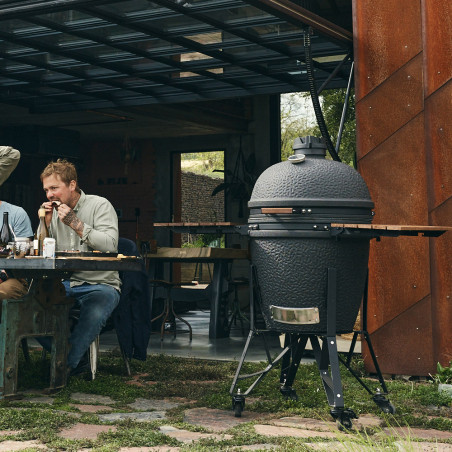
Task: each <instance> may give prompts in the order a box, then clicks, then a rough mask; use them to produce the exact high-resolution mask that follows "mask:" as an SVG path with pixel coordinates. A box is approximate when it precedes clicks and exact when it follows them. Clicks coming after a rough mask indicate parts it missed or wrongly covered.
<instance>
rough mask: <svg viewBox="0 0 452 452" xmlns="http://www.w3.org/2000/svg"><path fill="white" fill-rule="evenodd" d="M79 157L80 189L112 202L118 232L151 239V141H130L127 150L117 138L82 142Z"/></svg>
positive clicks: (153, 156) (131, 237) (152, 162)
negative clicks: (114, 139) (80, 160)
mask: <svg viewBox="0 0 452 452" xmlns="http://www.w3.org/2000/svg"><path fill="white" fill-rule="evenodd" d="M82 159H83V162H84V169H83V171H82V172H81V174H80V176H81V177H83V180H84V184H83V185H82V184H81V188H82V190H83V191H85V192H86V193H90V194H96V195H99V196H103V197H105V198H107V199H108V200H109V201H110V202H111V203H112V204H113V207H114V208H115V209H116V211H117V213H118V222H119V223H118V224H119V235H120V236H121V237H125V238H128V239H130V240H133V241H135V240H137V239H138V240H150V239H152V238H153V226H152V224H153V223H154V222H155V206H154V199H155V193H156V188H155V153H154V148H153V146H152V143H151V142H150V141H149V140H131V141H130V143H129V151H128V152H126V149H125V146H124V143H123V142H120V141H101V142H100V141H99V142H90V143H85V144H84V146H83V148H82ZM137 214H138V215H137ZM137 216H138V218H137ZM137 220H138V221H137Z"/></svg>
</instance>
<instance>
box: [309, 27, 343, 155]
mask: <svg viewBox="0 0 452 452" xmlns="http://www.w3.org/2000/svg"><path fill="white" fill-rule="evenodd" d="M304 51H305V58H306V71H307V74H308V83H309V92H310V93H311V100H312V105H313V107H314V113H315V117H316V119H317V124H318V125H319V129H320V133H321V134H322V137H323V139H324V140H325V144H326V148H327V150H328V152H329V153H330V155H331V158H332V159H333V160H336V162H340V161H341V159H340V158H339V156H338V155H337V152H336V150H335V149H334V145H333V143H332V142H331V138H330V134H329V132H328V128H327V126H326V124H325V118H324V117H323V113H322V108H321V106H320V101H319V96H318V94H317V87H316V84H315V78H314V68H313V65H312V54H311V37H310V36H309V30H308V31H307V32H305V34H304Z"/></svg>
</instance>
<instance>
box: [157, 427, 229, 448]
mask: <svg viewBox="0 0 452 452" xmlns="http://www.w3.org/2000/svg"><path fill="white" fill-rule="evenodd" d="M159 430H160V432H161V433H163V434H165V435H167V436H169V437H171V438H174V439H177V440H178V441H180V442H182V443H184V444H191V443H193V442H196V441H199V440H200V439H214V440H216V441H221V440H224V439H232V438H233V437H232V435H218V434H216V433H200V432H190V431H188V430H183V429H178V428H176V427H172V426H171V425H162V426H161V427H160V428H159Z"/></svg>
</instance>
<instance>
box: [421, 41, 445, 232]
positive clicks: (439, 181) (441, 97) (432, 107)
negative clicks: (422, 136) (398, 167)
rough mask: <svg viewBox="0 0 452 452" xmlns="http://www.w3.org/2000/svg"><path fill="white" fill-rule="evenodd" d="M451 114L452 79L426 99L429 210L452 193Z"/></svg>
mask: <svg viewBox="0 0 452 452" xmlns="http://www.w3.org/2000/svg"><path fill="white" fill-rule="evenodd" d="M451 52H452V50H451ZM451 66H452V65H451ZM451 117H452V81H450V82H448V83H447V84H446V85H444V86H443V87H442V88H441V89H439V90H438V91H436V92H435V93H433V94H432V95H431V96H430V97H429V98H428V99H426V100H425V126H426V127H425V131H426V148H427V152H428V159H427V172H428V178H429V189H430V190H429V208H430V210H433V209H435V208H436V207H437V206H439V205H440V204H442V203H443V202H444V201H446V200H447V199H450V197H451V196H452V152H451V149H452V124H451ZM446 224H450V223H446Z"/></svg>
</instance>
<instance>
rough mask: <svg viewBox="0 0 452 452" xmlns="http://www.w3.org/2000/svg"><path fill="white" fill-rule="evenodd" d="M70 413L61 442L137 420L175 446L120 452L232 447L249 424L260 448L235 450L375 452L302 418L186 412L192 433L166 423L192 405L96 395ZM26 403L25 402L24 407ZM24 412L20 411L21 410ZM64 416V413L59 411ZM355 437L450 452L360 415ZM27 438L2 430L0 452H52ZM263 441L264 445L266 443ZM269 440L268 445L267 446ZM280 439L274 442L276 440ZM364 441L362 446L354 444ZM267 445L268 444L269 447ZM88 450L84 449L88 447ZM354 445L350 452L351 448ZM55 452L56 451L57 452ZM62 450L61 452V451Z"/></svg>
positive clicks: (431, 433)
mask: <svg viewBox="0 0 452 452" xmlns="http://www.w3.org/2000/svg"><path fill="white" fill-rule="evenodd" d="M71 399H72V403H71V404H70V406H71V407H73V408H75V409H77V412H67V415H68V416H72V417H73V418H75V420H76V422H75V423H74V424H73V425H71V426H69V427H67V428H63V429H61V430H60V431H59V433H58V435H59V437H60V438H61V439H62V440H65V439H66V440H96V439H97V438H99V435H101V434H105V433H107V432H111V433H115V432H119V431H120V429H121V426H120V425H121V424H118V425H112V424H115V423H118V421H124V420H128V419H130V420H134V421H138V422H150V421H155V420H158V421H162V422H161V423H160V424H157V425H159V426H157V427H155V434H156V435H159V434H160V435H165V436H166V437H168V438H170V439H172V440H173V441H174V440H176V441H177V442H178V443H176V444H178V445H177V446H174V445H172V443H171V440H169V443H171V444H168V445H164V446H154V447H144V446H143V447H122V448H120V449H119V451H120V452H151V451H155V452H176V451H180V450H181V448H183V447H187V446H190V445H192V444H196V443H197V442H199V441H203V440H209V441H215V442H217V441H233V440H234V427H236V426H239V425H240V424H245V423H249V428H250V429H252V430H253V431H254V432H255V433H256V434H258V435H260V437H261V440H260V441H257V442H256V444H250V445H236V446H235V448H234V450H243V451H248V450H251V451H252V450H274V451H277V450H279V448H278V445H277V439H278V438H283V437H292V438H295V439H300V440H302V441H303V444H304V445H305V446H307V447H309V448H310V450H313V451H328V452H333V451H347V450H359V451H369V452H371V451H372V450H374V449H373V448H372V446H371V445H369V444H366V442H365V441H364V442H363V438H365V435H359V434H358V435H354V434H353V432H350V433H343V432H339V431H338V429H337V426H336V424H335V422H333V421H332V420H331V421H330V420H325V421H319V420H316V419H308V418H303V417H301V416H290V417H282V418H274V417H272V416H270V415H268V414H260V413H255V412H250V411H246V410H245V411H244V412H243V413H242V417H240V418H236V417H234V415H233V412H232V410H228V411H222V410H216V409H209V408H197V407H195V408H189V409H186V410H185V412H184V417H183V421H184V422H185V423H186V424H187V425H191V426H193V427H196V428H194V430H202V431H191V430H190V429H189V427H188V428H182V427H180V426H177V427H176V426H174V425H171V423H170V422H167V421H168V419H167V414H166V413H167V411H168V410H171V409H173V408H176V407H178V406H180V405H181V404H185V405H186V404H187V403H189V402H190V401H187V400H180V399H171V400H169V399H164V400H149V399H143V398H138V399H136V400H135V401H134V402H133V403H130V404H128V405H127V407H126V408H127V409H124V410H121V412H117V411H118V410H117V409H115V408H114V404H115V402H114V400H112V399H111V398H109V397H105V396H98V395H93V394H83V393H73V394H72V395H71ZM26 401H27V402H29V403H30V404H31V405H30V406H33V407H36V404H38V403H40V404H44V405H52V404H53V399H52V397H48V396H37V397H33V398H30V399H26ZM22 402H23V401H22ZM17 409H18V410H19V409H23V406H22V408H19V407H18V408H17ZM58 412H59V413H61V411H58ZM84 413H86V414H89V415H91V416H92V415H94V416H96V417H97V422H96V423H93V424H86V423H84V422H81V420H80V418H81V417H82V415H83V414H84ZM353 427H354V429H355V431H358V430H360V429H363V428H365V427H367V428H374V429H377V430H379V432H378V433H376V434H375V437H376V438H378V437H379V435H380V438H381V436H383V435H390V436H391V437H393V438H396V441H395V443H394V447H395V448H397V450H398V451H400V452H452V433H451V432H445V431H439V430H433V429H431V430H427V429H416V428H412V429H407V428H402V427H398V428H393V429H387V428H385V426H384V425H383V423H382V420H381V418H378V417H376V416H371V415H362V416H360V418H359V419H357V420H355V421H354V423H353ZM21 433H25V430H22V431H20V430H14V431H12V430H11V431H8V430H2V431H0V452H11V451H21V450H25V449H28V450H35V451H41V450H43V451H49V450H50V449H49V448H47V446H46V445H45V444H43V443H41V442H39V441H37V440H32V441H30V440H26V441H25V440H24V441H20V440H19V438H17V439H16V438H15V437H17V435H20V434H21ZM262 438H264V441H262ZM265 438H267V440H265ZM275 439H276V440H275ZM359 439H361V443H355V442H354V441H358V440H359ZM266 441H268V442H266ZM85 444H86V443H85ZM350 445H352V449H350V448H349V446H350ZM53 450H54V449H53ZM61 450H63V449H61ZM79 450H80V451H81V452H85V451H86V452H89V451H90V450H91V449H90V448H86V447H85V448H82V449H79Z"/></svg>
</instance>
